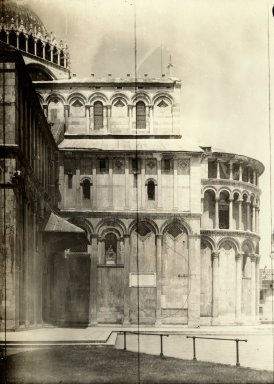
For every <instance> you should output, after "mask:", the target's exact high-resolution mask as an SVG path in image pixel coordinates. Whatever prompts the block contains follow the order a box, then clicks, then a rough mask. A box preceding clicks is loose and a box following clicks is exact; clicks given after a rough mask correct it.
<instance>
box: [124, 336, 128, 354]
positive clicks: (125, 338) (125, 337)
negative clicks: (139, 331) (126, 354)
mask: <svg viewBox="0 0 274 384" xmlns="http://www.w3.org/2000/svg"><path fill="white" fill-rule="evenodd" d="M126 350H127V332H126V331H124V351H126Z"/></svg>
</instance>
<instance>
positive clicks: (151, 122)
mask: <svg viewBox="0 0 274 384" xmlns="http://www.w3.org/2000/svg"><path fill="white" fill-rule="evenodd" d="M149 131H150V133H153V105H150V106H149Z"/></svg>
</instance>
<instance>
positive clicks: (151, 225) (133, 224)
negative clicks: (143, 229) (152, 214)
mask: <svg viewBox="0 0 274 384" xmlns="http://www.w3.org/2000/svg"><path fill="white" fill-rule="evenodd" d="M141 223H144V224H145V225H146V226H147V227H148V228H149V229H150V230H151V231H152V232H153V233H154V234H155V235H158V234H159V228H158V226H157V224H156V223H155V221H153V220H151V219H149V218H144V219H138V220H137V219H135V220H133V221H132V222H131V223H130V225H129V228H128V233H129V234H130V235H131V234H132V232H133V231H134V229H135V228H137V226H138V224H141Z"/></svg>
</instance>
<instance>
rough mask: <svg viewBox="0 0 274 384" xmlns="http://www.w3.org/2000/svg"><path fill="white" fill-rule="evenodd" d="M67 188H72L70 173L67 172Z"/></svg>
mask: <svg viewBox="0 0 274 384" xmlns="http://www.w3.org/2000/svg"><path fill="white" fill-rule="evenodd" d="M68 188H69V189H72V173H68Z"/></svg>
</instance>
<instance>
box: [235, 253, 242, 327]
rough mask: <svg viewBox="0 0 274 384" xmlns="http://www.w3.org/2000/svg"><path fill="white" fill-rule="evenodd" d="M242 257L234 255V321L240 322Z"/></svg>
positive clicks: (239, 254)
mask: <svg viewBox="0 0 274 384" xmlns="http://www.w3.org/2000/svg"><path fill="white" fill-rule="evenodd" d="M242 258H243V255H242V254H241V253H238V254H237V255H236V321H237V322H240V321H241V317H242Z"/></svg>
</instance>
